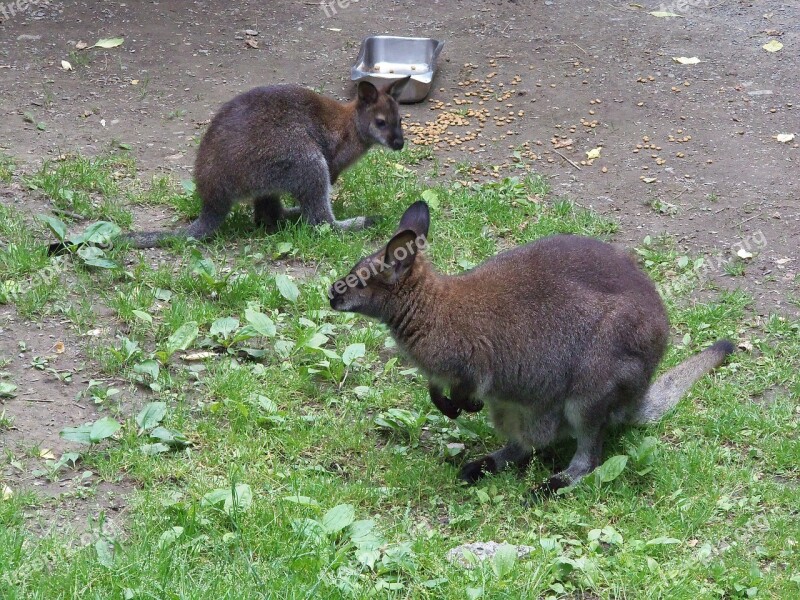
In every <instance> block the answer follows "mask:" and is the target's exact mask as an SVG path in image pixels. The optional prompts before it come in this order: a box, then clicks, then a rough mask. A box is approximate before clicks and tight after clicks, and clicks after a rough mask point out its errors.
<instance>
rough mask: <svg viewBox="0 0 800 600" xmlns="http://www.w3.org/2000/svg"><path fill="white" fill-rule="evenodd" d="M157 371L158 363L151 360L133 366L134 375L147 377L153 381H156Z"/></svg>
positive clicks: (158, 368)
mask: <svg viewBox="0 0 800 600" xmlns="http://www.w3.org/2000/svg"><path fill="white" fill-rule="evenodd" d="M159 370H160V367H159V366H158V363H157V362H156V361H154V360H152V359H148V360H145V361H142V362H140V363H138V364H136V365H133V371H134V373H138V374H139V375H148V376H149V377H150V379H152V380H153V381H155V380H156V379H158V372H159Z"/></svg>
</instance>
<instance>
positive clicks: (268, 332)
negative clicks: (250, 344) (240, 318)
mask: <svg viewBox="0 0 800 600" xmlns="http://www.w3.org/2000/svg"><path fill="white" fill-rule="evenodd" d="M244 318H245V319H246V320H247V322H248V323H249V324H250V326H251V327H252V328H253V329H255V330H256V331H257V332H258V333H259V335H263V336H264V337H274V336H275V334H276V333H277V330H276V329H275V323H273V322H272V319H270V318H269V317H268V316H267V315H265V314H264V313H260V312H258V311H257V310H253V309H252V308H248V309H246V310H245V311H244Z"/></svg>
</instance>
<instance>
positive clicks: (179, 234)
mask: <svg viewBox="0 0 800 600" xmlns="http://www.w3.org/2000/svg"><path fill="white" fill-rule="evenodd" d="M226 215H227V212H223V213H219V212H216V211H213V210H208V209H206V208H203V210H202V211H201V212H200V216H199V217H198V218H197V219H195V220H194V221H192V222H191V223H189V225H188V226H187V227H182V228H181V229H178V230H176V231H134V232H132V233H126V234H124V235H121V236H120V239H123V240H125V241H127V242H128V243H130V244H131V245H132V246H133V247H134V248H156V247H158V246H163V245H165V244H166V243H167V242H168V241H169V240H175V239H182V238H194V239H196V240H204V239H206V238H208V237H210V236H211V234H213V233H214V232H215V231H216V230H217V229H219V226H220V225H221V224H222V221H224V220H225V216H226Z"/></svg>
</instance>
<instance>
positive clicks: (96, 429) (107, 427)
mask: <svg viewBox="0 0 800 600" xmlns="http://www.w3.org/2000/svg"><path fill="white" fill-rule="evenodd" d="M121 428H122V425H121V424H120V423H119V421H116V420H114V419H112V418H111V417H103V418H102V419H99V420H97V421H95V422H94V425H92V428H91V429H90V430H89V439H90V440H91V442H92V443H93V444H96V443H98V442H102V441H103V440H104V439H106V438H109V437H111V436H112V435H114V434H115V433H116V432H117V431H119V430H120V429H121Z"/></svg>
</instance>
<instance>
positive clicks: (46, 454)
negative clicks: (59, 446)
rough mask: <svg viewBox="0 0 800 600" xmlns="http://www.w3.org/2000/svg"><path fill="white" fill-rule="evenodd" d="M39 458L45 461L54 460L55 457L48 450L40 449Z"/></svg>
mask: <svg viewBox="0 0 800 600" xmlns="http://www.w3.org/2000/svg"><path fill="white" fill-rule="evenodd" d="M39 458H44V459H47V460H55V459H56V455H55V454H53V451H52V450H50V449H49V448H42V449H41V450H39Z"/></svg>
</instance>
